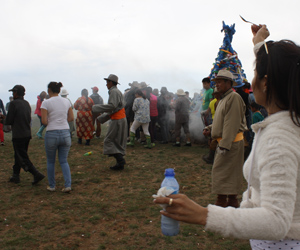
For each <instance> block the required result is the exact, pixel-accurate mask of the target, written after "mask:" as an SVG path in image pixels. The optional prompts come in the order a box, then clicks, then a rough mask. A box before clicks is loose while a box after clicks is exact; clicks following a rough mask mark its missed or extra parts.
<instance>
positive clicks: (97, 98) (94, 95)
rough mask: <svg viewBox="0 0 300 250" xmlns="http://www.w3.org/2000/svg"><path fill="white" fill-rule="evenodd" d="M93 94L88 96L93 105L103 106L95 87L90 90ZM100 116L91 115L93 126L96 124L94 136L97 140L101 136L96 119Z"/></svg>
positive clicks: (99, 126) (96, 114) (99, 125)
mask: <svg viewBox="0 0 300 250" xmlns="http://www.w3.org/2000/svg"><path fill="white" fill-rule="evenodd" d="M92 91H93V94H91V95H90V98H91V99H92V100H93V101H94V104H104V102H103V98H102V97H101V96H100V95H99V94H98V91H99V89H98V88H97V87H96V86H95V87H93V88H92ZM99 115H100V113H93V125H95V121H96V124H97V128H96V132H94V134H96V137H97V138H100V135H101V124H100V122H99V121H97V120H96V119H97V117H98V116H99Z"/></svg>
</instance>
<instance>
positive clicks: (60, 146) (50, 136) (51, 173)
mask: <svg viewBox="0 0 300 250" xmlns="http://www.w3.org/2000/svg"><path fill="white" fill-rule="evenodd" d="M70 147H71V136H70V130H69V129H64V130H50V131H47V132H46V135H45V149H46V155H47V173H48V181H49V186H50V187H51V188H54V187H55V158H56V151H58V160H59V163H60V166H61V169H62V173H63V176H64V179H65V187H71V172H70V167H69V163H68V161H67V158H68V154H69V150H70Z"/></svg>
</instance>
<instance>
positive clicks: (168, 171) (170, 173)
mask: <svg viewBox="0 0 300 250" xmlns="http://www.w3.org/2000/svg"><path fill="white" fill-rule="evenodd" d="M165 176H175V172H174V169H173V168H167V169H165Z"/></svg>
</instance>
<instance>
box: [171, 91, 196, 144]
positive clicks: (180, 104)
mask: <svg viewBox="0 0 300 250" xmlns="http://www.w3.org/2000/svg"><path fill="white" fill-rule="evenodd" d="M176 94H177V96H178V98H177V100H176V103H175V138H176V142H175V143H174V144H173V146H175V147H180V134H181V127H183V131H184V133H185V136H186V144H185V146H189V147H190V146H192V144H191V138H190V130H189V108H190V101H189V100H188V99H187V98H186V93H185V92H184V91H183V89H178V90H177V93H176Z"/></svg>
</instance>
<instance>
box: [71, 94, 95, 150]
mask: <svg viewBox="0 0 300 250" xmlns="http://www.w3.org/2000/svg"><path fill="white" fill-rule="evenodd" d="M93 105H94V102H93V100H92V99H91V98H89V97H88V91H87V89H83V90H82V91H81V97H79V98H78V99H77V101H76V102H75V104H74V108H75V109H76V110H78V112H77V118H76V131H77V137H78V144H82V138H84V139H85V140H86V143H85V145H87V146H88V145H90V140H91V139H92V138H93V137H94V135H93V133H94V124H93V115H92V107H93Z"/></svg>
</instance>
